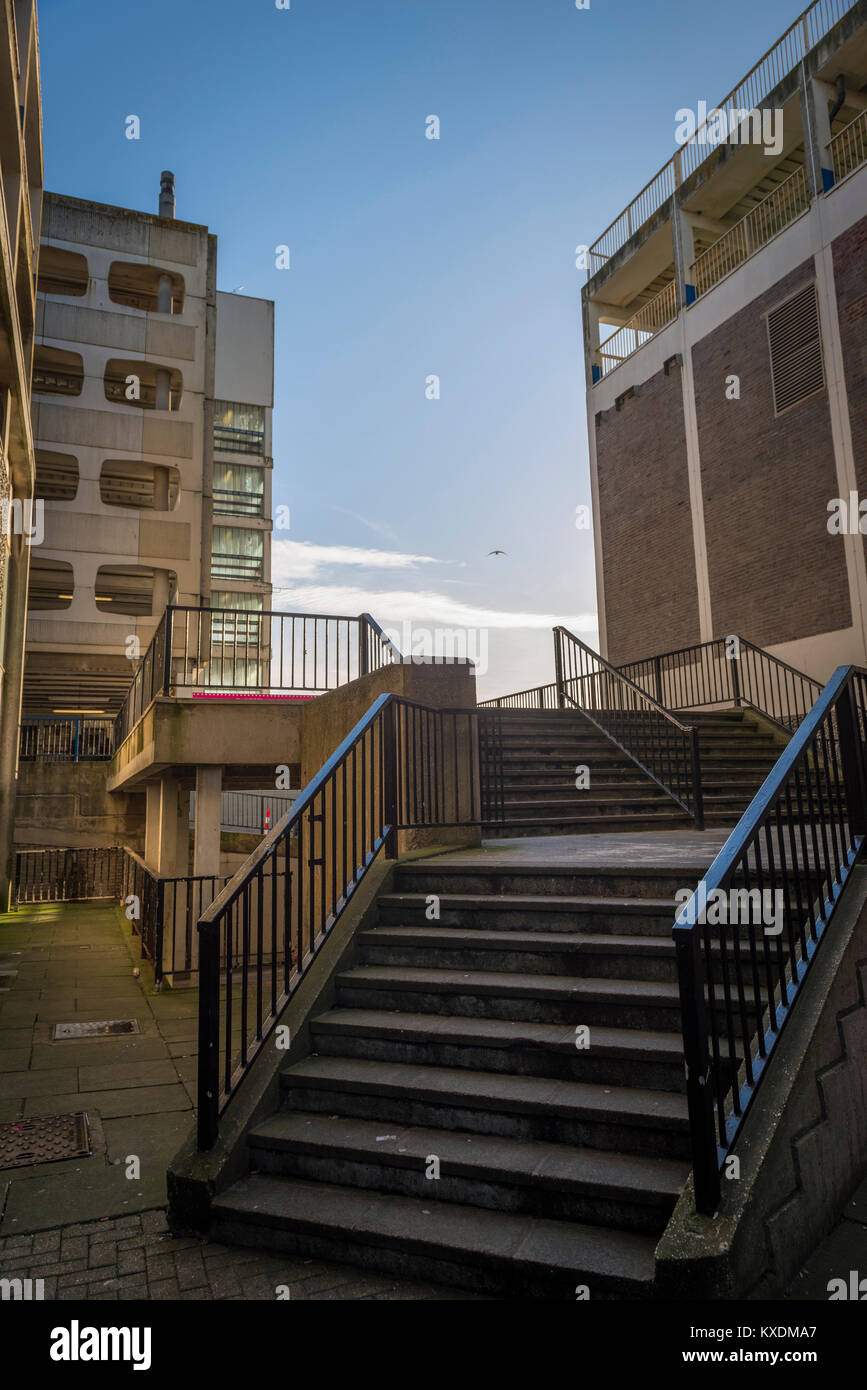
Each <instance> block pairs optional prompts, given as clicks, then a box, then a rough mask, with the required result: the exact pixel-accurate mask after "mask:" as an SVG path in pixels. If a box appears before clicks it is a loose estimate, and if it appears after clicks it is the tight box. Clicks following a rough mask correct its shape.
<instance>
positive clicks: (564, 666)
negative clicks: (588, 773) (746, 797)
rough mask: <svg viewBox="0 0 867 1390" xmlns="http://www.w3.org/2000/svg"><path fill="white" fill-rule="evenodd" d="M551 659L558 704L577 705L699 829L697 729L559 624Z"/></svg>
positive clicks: (700, 800) (701, 817)
mask: <svg viewBox="0 0 867 1390" xmlns="http://www.w3.org/2000/svg"><path fill="white" fill-rule="evenodd" d="M554 660H555V665H556V670H557V689H558V691H559V692H560V701H561V704H562V705H564V706H566V707H571V708H574V709H579V710H580V711H581V713H582V714H584V715H585V716H586V717H587V718H588V719H589V720H590V721H591V723H592V724H595V725H596V727H597V729H601V730H602V732H603V733H604V734H607V736H608V738H610V739H611V741H612V742H613V743H615V744H616V745H617V747H618V748H620V750H621V751H622V752H623V753H625V754H626V755H627V757H629V758H631V759H632V761H633V762H634V763H635V764H636V765H637V766H638V767H640V768H641V769H642V771H643V772H645V773H647V775H648V776H649V777H650V778H652V780H653V781H654V782H656V784H657V786H660V787H662V789H663V791H665V792H667V793H668V795H669V796H670V797H671V798H672V800H673V801H675V802H676V803H677V805H678V806H680V807H681V808H682V809H683V810H684V811H686V812H688V814H689V815H690V816H692V818H693V821H694V822H695V826H696V829H697V830H701V829H703V827H704V806H703V798H702V784H701V763H700V760H699V749H698V730H697V729H695V728H692V727H690V726H689V725H687V724H682V723H681V721H680V720H679V719H678V718H677V717H676V716H675V715H673V714H672V713H671V712H670V711H669V710H667V709H664V708H663V706H662V705H661V704H659V702H658V701H657V700H655V699H653V697H652V696H650V695H648V694H647V692H646V691H644V690H642V689H641V687H640V686H638V685H636V684H635V682H634V681H631V680H629V679H628V677H626V676H624V675H622V673H621V672H620V671H618V670H617V669H616V668H615V667H614V666H611V665H609V663H608V662H607V661H605V660H604V658H603V657H601V656H600V655H599V653H598V652H594V651H593V649H592V647H588V646H587V644H586V643H585V642H582V641H581V639H580V637H576V636H575V634H574V633H572V632H569V631H568V630H567V629H566V628H564V627H556V628H555V629H554Z"/></svg>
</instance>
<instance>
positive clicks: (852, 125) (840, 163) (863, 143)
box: [828, 111, 867, 183]
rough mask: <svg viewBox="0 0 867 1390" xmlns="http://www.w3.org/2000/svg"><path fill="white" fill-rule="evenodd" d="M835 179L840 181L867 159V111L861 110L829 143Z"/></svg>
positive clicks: (837, 181)
mask: <svg viewBox="0 0 867 1390" xmlns="http://www.w3.org/2000/svg"><path fill="white" fill-rule="evenodd" d="M828 153H829V154H830V156H831V168H832V169H833V171H834V180H835V182H836V183H839V182H840V181H841V179H845V178H847V177H848V175H849V174H852V173H854V172H855V170H856V169H860V167H861V165H862V164H863V163H864V162H865V160H867V111H861V112H859V114H858V115H857V116H856V117H855V119H854V121H850V122H849V124H848V125H847V126H844V127H843V129H842V130H841V131H839V133H838V134H837V135H835V136H834V138H833V139H832V140H831V142H830V144H829V145H828Z"/></svg>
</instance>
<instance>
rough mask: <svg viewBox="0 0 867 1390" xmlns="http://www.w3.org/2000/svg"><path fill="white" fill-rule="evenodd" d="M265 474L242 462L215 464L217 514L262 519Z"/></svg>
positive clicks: (259, 469) (215, 505) (215, 509)
mask: <svg viewBox="0 0 867 1390" xmlns="http://www.w3.org/2000/svg"><path fill="white" fill-rule="evenodd" d="M264 508H265V474H264V472H263V471H262V469H261V468H250V467H249V466H247V465H244V464H242V463H215V464H214V511H215V512H218V513H221V512H232V513H234V514H235V515H236V516H262V515H264Z"/></svg>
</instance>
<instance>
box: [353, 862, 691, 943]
mask: <svg viewBox="0 0 867 1390" xmlns="http://www.w3.org/2000/svg"><path fill="white" fill-rule="evenodd" d="M690 886H691V883H690V879H689V877H688V876H685V877H684V879H683V882H682V883H679V884H678V885H677V887H682V888H687V887H690ZM675 891H676V889H675V888H674V887H672V890H671V895H670V896H669V897H665V898H627V897H616V896H613V895H612V896H609V897H603V896H582V897H578V896H567V895H562V896H561V895H556V896H555V895H553V894H551V895H545V896H542V895H533V894H529V893H527V894H519V893H506V892H503V893H501V894H498V895H497V896H494V895H493V894H491V893H484V892H479V893H451V892H449V893H442V894H437V895H436V896H437V897H438V899H439V913H440V915H439V919H438V921H439V925H440V926H441V927H462V928H466V927H482V928H483V929H484V930H489V929H490V928H492V927H493V926H494V924H496V928H497V929H498V930H499V931H521V930H526V928H528V927H532V928H534V929H535V928H536V927H542V928H543V929H544V930H545V931H565V932H573V931H575V930H576V927H580V929H581V930H582V931H585V930H586V931H618V932H620V933H627V932H628V933H639V934H642V935H648V934H652V935H654V936H666V935H667V936H670V935H671V928H672V925H673V923H674V918H675V916H676V906H675V898H674V894H675ZM428 896H430V895H429V894H426V893H424V892H422V893H385V894H383V895H382V896H381V897H380V898H379V900H378V907H379V920H380V922H381V923H382V924H383V925H386V926H387V925H391V926H404V925H413V924H414V925H419V926H420V925H423V924H424V923H425V922H426V921H428V920H429V919H428V917H427V912H428V903H427V899H428Z"/></svg>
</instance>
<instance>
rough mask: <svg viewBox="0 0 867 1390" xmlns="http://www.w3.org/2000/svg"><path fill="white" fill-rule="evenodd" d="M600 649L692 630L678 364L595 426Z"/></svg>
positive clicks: (672, 643) (694, 605) (676, 638)
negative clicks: (604, 642)
mask: <svg viewBox="0 0 867 1390" xmlns="http://www.w3.org/2000/svg"><path fill="white" fill-rule="evenodd" d="M596 455H597V463H598V474H599V516H598V517H597V518H596V525H597V527H599V530H600V535H601V541H602V557H603V573H604V579H605V617H606V621H607V625H608V659H609V661H612V662H614V663H615V664H620V663H622V662H626V661H633V660H635V659H636V658H638V657H643V656H652V655H653V654H654V653H655V652H659V651H666V650H670V649H671V648H674V647H681V646H687V645H688V644H689V643H690V642H697V641H698V640H699V620H698V594H697V589H696V577H695V552H694V549H693V539H692V520H691V515H690V508H689V481H688V474H687V464H686V436H685V431H684V418H683V385H682V380H681V369H680V368H679V367H672V369H671V371H670V373H669V374H666V373H665V372H664V371H661V372H658V373H657V374H656V376H653V377H651V378H650V380H649V381H646V382H644V383H643V385H642V386H641V388H640V395H637V396H633V397H630V398H629V399H628V400H625V401H624V402H623V404H622V407H621V409H620V410H611V411H610V412H609V415H608V419H607V420H600V421H599V423H598V426H597V429H596Z"/></svg>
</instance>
